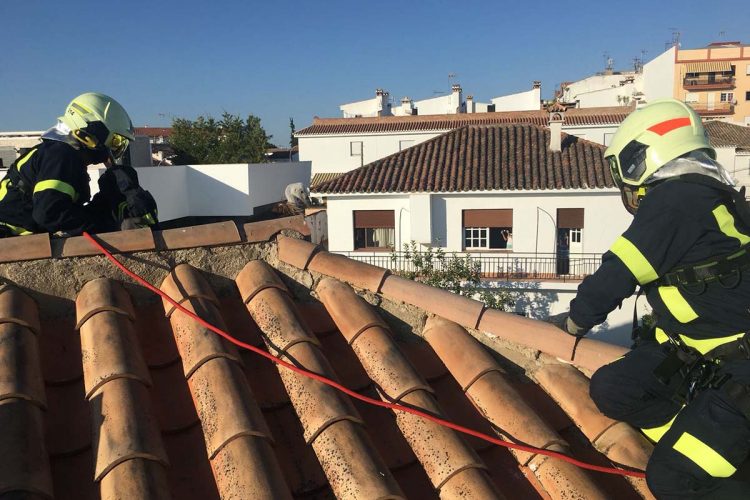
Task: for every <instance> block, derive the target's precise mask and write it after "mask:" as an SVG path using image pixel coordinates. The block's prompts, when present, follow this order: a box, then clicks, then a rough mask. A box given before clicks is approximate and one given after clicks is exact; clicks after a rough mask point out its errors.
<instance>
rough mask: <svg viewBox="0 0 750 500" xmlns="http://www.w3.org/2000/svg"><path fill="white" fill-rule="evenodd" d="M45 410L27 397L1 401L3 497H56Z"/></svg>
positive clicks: (0, 485)
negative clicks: (47, 439) (54, 495)
mask: <svg viewBox="0 0 750 500" xmlns="http://www.w3.org/2000/svg"><path fill="white" fill-rule="evenodd" d="M42 429H43V427H42V409H41V408H39V406H37V405H35V404H33V403H31V402H30V401H27V400H24V399H18V398H14V399H4V400H2V401H0V433H2V437H3V438H2V440H0V496H5V495H8V496H10V497H14V496H18V497H20V498H23V497H24V494H26V495H29V494H41V495H43V496H46V497H51V496H52V478H51V475H50V468H49V458H48V456H47V451H46V449H45V446H44V433H43V430H42Z"/></svg>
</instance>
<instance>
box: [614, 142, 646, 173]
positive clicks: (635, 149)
mask: <svg viewBox="0 0 750 500" xmlns="http://www.w3.org/2000/svg"><path fill="white" fill-rule="evenodd" d="M647 149H648V146H647V145H645V144H642V143H640V142H638V141H631V142H630V144H628V145H627V146H625V147H624V148H623V149H622V151H620V154H619V155H618V158H617V159H618V160H619V162H620V171H621V172H622V177H624V178H625V180H627V181H633V182H638V181H639V180H640V178H641V177H642V176H643V173H644V172H645V171H646V150H647Z"/></svg>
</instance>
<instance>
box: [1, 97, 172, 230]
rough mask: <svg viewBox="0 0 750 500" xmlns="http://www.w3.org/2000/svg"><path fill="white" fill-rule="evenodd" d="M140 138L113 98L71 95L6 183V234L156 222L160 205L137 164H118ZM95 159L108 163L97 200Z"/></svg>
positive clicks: (3, 214)
mask: <svg viewBox="0 0 750 500" xmlns="http://www.w3.org/2000/svg"><path fill="white" fill-rule="evenodd" d="M134 138H135V137H134V135H133V125H132V123H131V121H130V117H129V116H128V114H127V112H126V111H125V109H124V108H123V107H122V106H121V105H120V104H119V103H118V102H117V101H115V100H114V99H112V98H111V97H108V96H106V95H103V94H98V93H87V94H82V95H80V96H78V97H76V98H75V99H73V101H72V102H71V103H70V104H69V105H68V107H67V109H66V110H65V114H64V115H63V116H61V117H60V118H59V119H58V123H57V125H55V126H54V127H52V128H51V129H49V130H48V131H47V132H45V133H44V134H43V135H42V142H41V143H40V144H39V145H37V146H35V147H34V148H32V149H31V150H30V151H28V152H26V153H25V154H23V155H22V156H21V157H20V158H19V159H18V160H17V161H16V162H15V163H13V165H11V166H10V168H9V169H8V173H7V174H6V176H5V178H4V179H3V180H2V181H0V237H4V236H17V235H25V234H32V233H45V232H49V233H58V234H65V235H76V234H81V233H82V232H83V231H89V232H104V231H115V230H117V229H120V227H123V228H131V227H142V226H150V225H153V224H156V222H157V221H156V203H155V202H154V199H153V197H152V196H151V195H150V194H149V193H148V191H144V190H143V189H142V188H141V187H140V186H139V185H138V176H137V174H136V172H135V170H134V169H133V168H131V167H125V166H121V165H115V162H116V161H117V160H119V159H120V158H121V157H122V155H123V153H124V152H125V150H126V149H127V147H128V143H129V141H131V140H133V139H134ZM97 163H104V164H106V165H107V167H108V168H107V170H106V171H105V173H104V174H103V175H102V176H101V177H100V178H99V192H98V193H97V194H96V195H95V196H94V198H93V200H92V199H91V192H90V190H89V180H90V179H89V176H88V173H87V172H86V167H87V166H88V165H93V164H97ZM89 200H91V201H89Z"/></svg>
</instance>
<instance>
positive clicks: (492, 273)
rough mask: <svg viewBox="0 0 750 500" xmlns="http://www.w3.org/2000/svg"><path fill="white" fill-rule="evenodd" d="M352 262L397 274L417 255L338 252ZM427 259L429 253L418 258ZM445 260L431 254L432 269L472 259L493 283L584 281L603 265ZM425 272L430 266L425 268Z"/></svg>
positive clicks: (496, 257) (494, 256)
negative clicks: (453, 261)
mask: <svg viewBox="0 0 750 500" xmlns="http://www.w3.org/2000/svg"><path fill="white" fill-rule="evenodd" d="M335 253H338V254H341V255H345V256H347V257H349V258H350V259H354V260H358V261H361V262H365V263H367V264H372V265H374V266H378V267H383V268H386V269H390V270H391V271H393V272H396V273H405V272H414V271H415V270H416V266H415V265H414V256H415V254H414V253H412V254H409V253H406V252H391V253H382V252H381V253H375V252H372V253H363V252H361V251H360V252H335ZM416 255H419V256H421V257H422V258H425V256H426V255H427V254H426V253H419V254H416ZM443 255H444V257H445V258H444V259H443V258H440V257H438V256H437V255H436V254H435V253H433V254H431V259H432V260H431V265H432V266H433V268H434V269H441V268H442V267H443V266H445V265H447V262H448V260H449V259H450V258H451V257H452V256H454V255H455V256H457V257H461V258H466V257H468V258H469V259H470V260H471V261H472V263H474V265H475V266H477V267H478V269H479V271H480V274H481V276H482V278H483V279H486V280H492V281H562V282H567V281H580V280H582V279H583V278H585V277H586V276H588V275H590V274H593V273H594V271H596V270H597V269H598V268H599V265H601V263H602V257H601V255H600V254H570V255H569V256H567V257H563V256H557V255H555V254H553V253H550V254H544V253H537V254H535V253H489V252H488V253H478V252H471V253H469V252H457V253H445V254H443ZM422 267H423V268H424V267H426V266H424V265H423V266H422Z"/></svg>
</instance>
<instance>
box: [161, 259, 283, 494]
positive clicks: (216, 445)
mask: <svg viewBox="0 0 750 500" xmlns="http://www.w3.org/2000/svg"><path fill="white" fill-rule="evenodd" d="M281 286H283V285H281ZM162 290H163V291H165V292H166V293H167V294H168V295H170V296H171V297H172V298H173V299H175V300H177V301H179V302H182V304H183V306H184V307H185V308H186V309H188V310H191V311H193V312H195V313H197V314H198V315H199V316H200V317H201V318H203V319H205V320H206V321H208V322H209V323H211V324H213V325H215V326H217V327H218V328H221V329H226V325H225V324H224V321H223V319H222V317H221V313H220V310H219V307H218V300H216V298H215V296H214V295H213V292H212V291H211V293H208V292H209V291H210V290H211V289H210V286H209V285H208V283H207V282H206V280H205V279H204V278H203V276H202V275H201V273H200V272H199V271H198V270H197V269H195V268H193V267H191V266H189V265H187V264H181V265H179V266H177V267H176V268H175V269H174V270H173V271H172V272H171V273H170V274H169V275H168V276H167V278H166V279H165V280H164V282H163V283H162ZM168 307H169V305H168V304H165V309H167V308H168ZM169 320H170V322H171V324H172V328H173V330H174V334H175V340H176V342H177V347H178V349H179V351H180V356H181V357H182V360H183V372H184V373H185V378H187V381H188V386H189V388H190V392H191V394H192V396H193V401H194V403H195V407H196V411H197V414H198V417H199V419H200V421H201V426H202V428H203V434H204V437H205V441H206V442H205V445H206V451H207V452H208V456H209V459H210V461H211V468H212V470H213V473H214V478H215V480H216V484H217V487H218V489H219V492H220V493H221V495H222V496H223V497H233V496H242V495H243V491H253V492H256V493H257V494H258V495H262V496H258V497H256V498H268V499H271V498H291V493H290V491H289V487H288V486H287V484H286V482H285V480H284V478H283V476H282V474H281V470H280V469H279V466H278V464H277V463H276V461H275V460H274V459H273V453H272V451H271V437H270V432H269V431H268V428H267V426H266V423H265V421H264V420H263V417H262V415H261V411H260V408H259V407H258V403H257V402H256V400H255V398H254V396H253V394H252V392H251V391H250V388H249V386H248V384H247V379H246V378H245V376H244V374H243V372H242V370H241V362H240V358H239V355H238V353H237V351H236V350H235V349H234V346H231V345H229V344H228V343H227V342H226V341H224V340H223V339H221V338H220V337H219V336H218V335H216V334H215V333H213V332H212V331H210V330H208V329H207V328H205V327H203V326H201V325H200V324H198V323H197V322H196V321H195V320H193V319H192V318H190V317H189V316H187V315H186V314H184V313H182V312H181V311H172V314H171V316H170V318H169ZM230 347H231V348H230Z"/></svg>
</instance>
